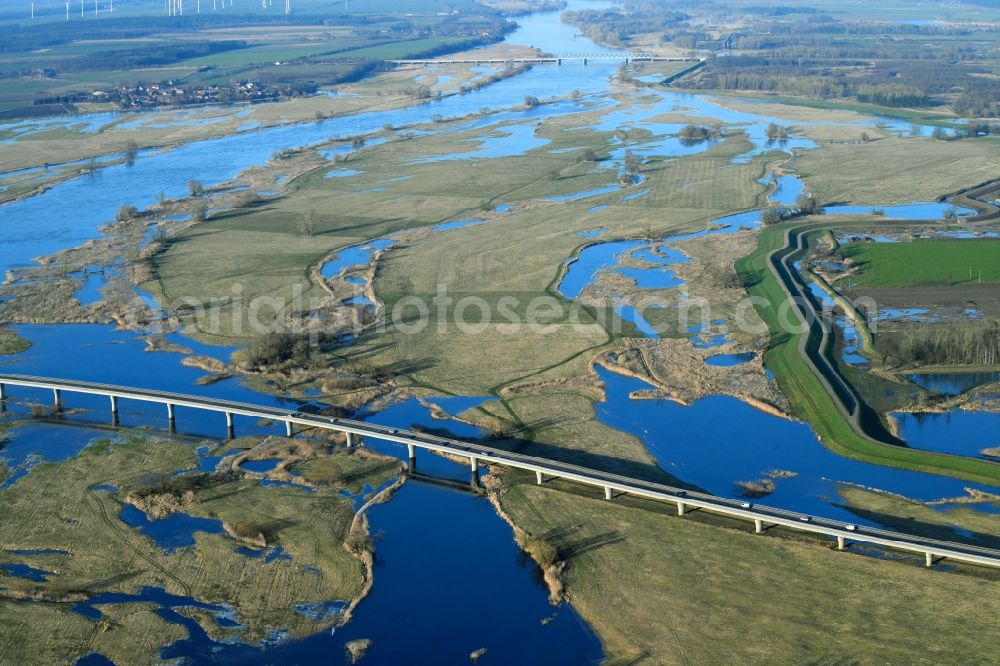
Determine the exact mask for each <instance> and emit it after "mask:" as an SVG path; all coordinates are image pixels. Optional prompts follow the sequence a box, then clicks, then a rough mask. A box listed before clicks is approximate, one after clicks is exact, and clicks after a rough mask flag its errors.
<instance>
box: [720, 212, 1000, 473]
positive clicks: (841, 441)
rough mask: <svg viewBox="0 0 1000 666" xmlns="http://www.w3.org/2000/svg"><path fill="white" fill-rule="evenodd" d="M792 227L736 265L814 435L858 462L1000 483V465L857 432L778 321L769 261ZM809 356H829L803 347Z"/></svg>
mask: <svg viewBox="0 0 1000 666" xmlns="http://www.w3.org/2000/svg"><path fill="white" fill-rule="evenodd" d="M813 228H815V225H812V226H809V225H801V224H800V225H798V226H793V227H792V230H793V231H806V230H809V229H813ZM788 229H789V225H786V224H781V225H775V226H771V227H767V228H765V229H764V230H763V231H762V232H761V235H760V241H759V243H758V246H757V250H756V251H755V252H753V253H752V254H750V255H748V256H747V257H745V258H743V259H741V260H740V261H739V262H737V264H736V268H737V270H738V271H739V273H740V274H741V275H742V276H744V278H745V279H746V280H747V281H748V283H749V284H750V287H749V289H748V290H749V293H750V295H751V296H754V297H758V298H762V299H763V301H764V302H763V303H761V304H758V305H756V306H755V307H756V309H757V312H758V314H759V315H760V316H761V318H762V319H763V320H764V322H765V323H766V324H767V326H768V329H769V330H770V333H771V344H770V346H769V348H768V350H767V352H766V354H765V356H764V363H765V365H766V366H767V367H768V368H769V369H770V370H771V371H772V372H774V375H775V378H776V380H777V381H778V384H779V386H780V387H781V389H782V392H783V393H784V394H785V395H786V396H788V400H789V402H790V403H791V405H792V408H793V410H794V412H795V414H796V415H797V416H798V417H800V418H801V419H803V420H804V421H807V422H808V423H809V424H811V425H812V427H813V428H814V429H815V430H816V433H817V435H818V436H819V439H820V441H822V442H823V444H824V445H825V446H826V447H827V448H829V449H830V450H831V451H834V452H835V453H837V454H839V455H842V456H845V457H848V458H854V459H856V460H863V461H865V462H871V463H876V464H879V465H887V466H890V467H898V468H901V469H908V470H912V471H917V472H928V473H931V474H943V475H947V476H953V477H957V478H961V479H966V480H969V481H976V482H980V483H988V484H992V485H997V484H1000V465H996V464H994V463H990V462H987V461H983V460H976V459H973V458H964V457H961V456H950V455H946V454H940V453H934V452H930V451H920V450H916V449H911V448H907V447H905V446H900V445H895V444H890V443H885V442H881V441H877V440H875V439H872V438H869V437H864V436H862V435H860V434H859V433H857V432H856V431H855V430H854V428H853V427H852V426H851V423H850V422H849V421H848V419H847V418H846V417H845V416H844V414H843V413H842V412H841V410H840V409H839V407H838V404H837V398H835V397H834V396H833V395H831V394H830V392H828V391H827V389H826V387H825V386H824V384H823V382H822V381H821V380H820V378H819V377H817V376H816V374H815V373H814V372H813V370H812V368H811V367H810V365H809V363H807V361H806V359H805V358H804V356H803V355H802V353H801V352H800V345H801V343H802V340H801V338H802V334H797V333H790V332H788V331H786V330H785V327H783V326H782V325H781V323H780V321H779V308H780V307H781V304H782V303H784V302H785V301H786V300H787V296H786V295H785V292H784V291H783V289H782V287H781V284H780V283H779V281H778V278H777V277H776V275H775V274H774V273H773V272H772V271H771V269H770V266H769V265H768V262H769V261H771V257H772V254H773V253H775V252H777V251H780V250H781V249H782V248H783V247H784V244H785V232H786V231H787V230H788ZM805 349H806V350H807V351H806V353H811V354H814V355H817V354H820V353H822V354H829V353H830V350H829V349H825V350H822V351H819V350H816V349H810V347H809V346H808V345H807V346H806V347H805Z"/></svg>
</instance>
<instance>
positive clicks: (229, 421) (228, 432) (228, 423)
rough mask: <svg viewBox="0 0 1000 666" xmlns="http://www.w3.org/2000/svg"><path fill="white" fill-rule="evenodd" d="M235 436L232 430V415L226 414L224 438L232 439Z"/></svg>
mask: <svg viewBox="0 0 1000 666" xmlns="http://www.w3.org/2000/svg"><path fill="white" fill-rule="evenodd" d="M235 436H236V431H235V429H234V428H233V413H232V412H226V437H228V438H229V439H233V437H235Z"/></svg>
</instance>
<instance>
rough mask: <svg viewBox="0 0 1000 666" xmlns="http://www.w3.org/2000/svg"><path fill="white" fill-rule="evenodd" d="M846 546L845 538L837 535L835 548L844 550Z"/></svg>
mask: <svg viewBox="0 0 1000 666" xmlns="http://www.w3.org/2000/svg"><path fill="white" fill-rule="evenodd" d="M845 548H847V539H845V538H844V537H842V536H838V537H837V550H844V549H845Z"/></svg>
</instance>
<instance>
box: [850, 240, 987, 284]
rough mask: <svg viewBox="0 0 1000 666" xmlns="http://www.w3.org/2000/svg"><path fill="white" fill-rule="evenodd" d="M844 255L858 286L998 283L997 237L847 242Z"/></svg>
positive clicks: (852, 279) (854, 281)
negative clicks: (854, 266)
mask: <svg viewBox="0 0 1000 666" xmlns="http://www.w3.org/2000/svg"><path fill="white" fill-rule="evenodd" d="M843 249H844V254H845V255H846V256H848V257H850V258H851V259H853V260H854V261H856V262H857V263H858V264H859V265H860V270H859V271H858V272H857V273H856V274H854V275H852V276H851V282H852V283H853V284H854V285H856V286H857V287H858V288H861V289H864V288H866V287H867V288H873V287H909V286H927V285H958V284H996V283H998V282H1000V240H985V239H983V240H917V241H913V242H910V243H851V244H849V245H845V246H843Z"/></svg>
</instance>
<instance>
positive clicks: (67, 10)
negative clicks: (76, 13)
mask: <svg viewBox="0 0 1000 666" xmlns="http://www.w3.org/2000/svg"><path fill="white" fill-rule="evenodd" d="M66 20H67V21H68V20H69V0H66Z"/></svg>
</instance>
